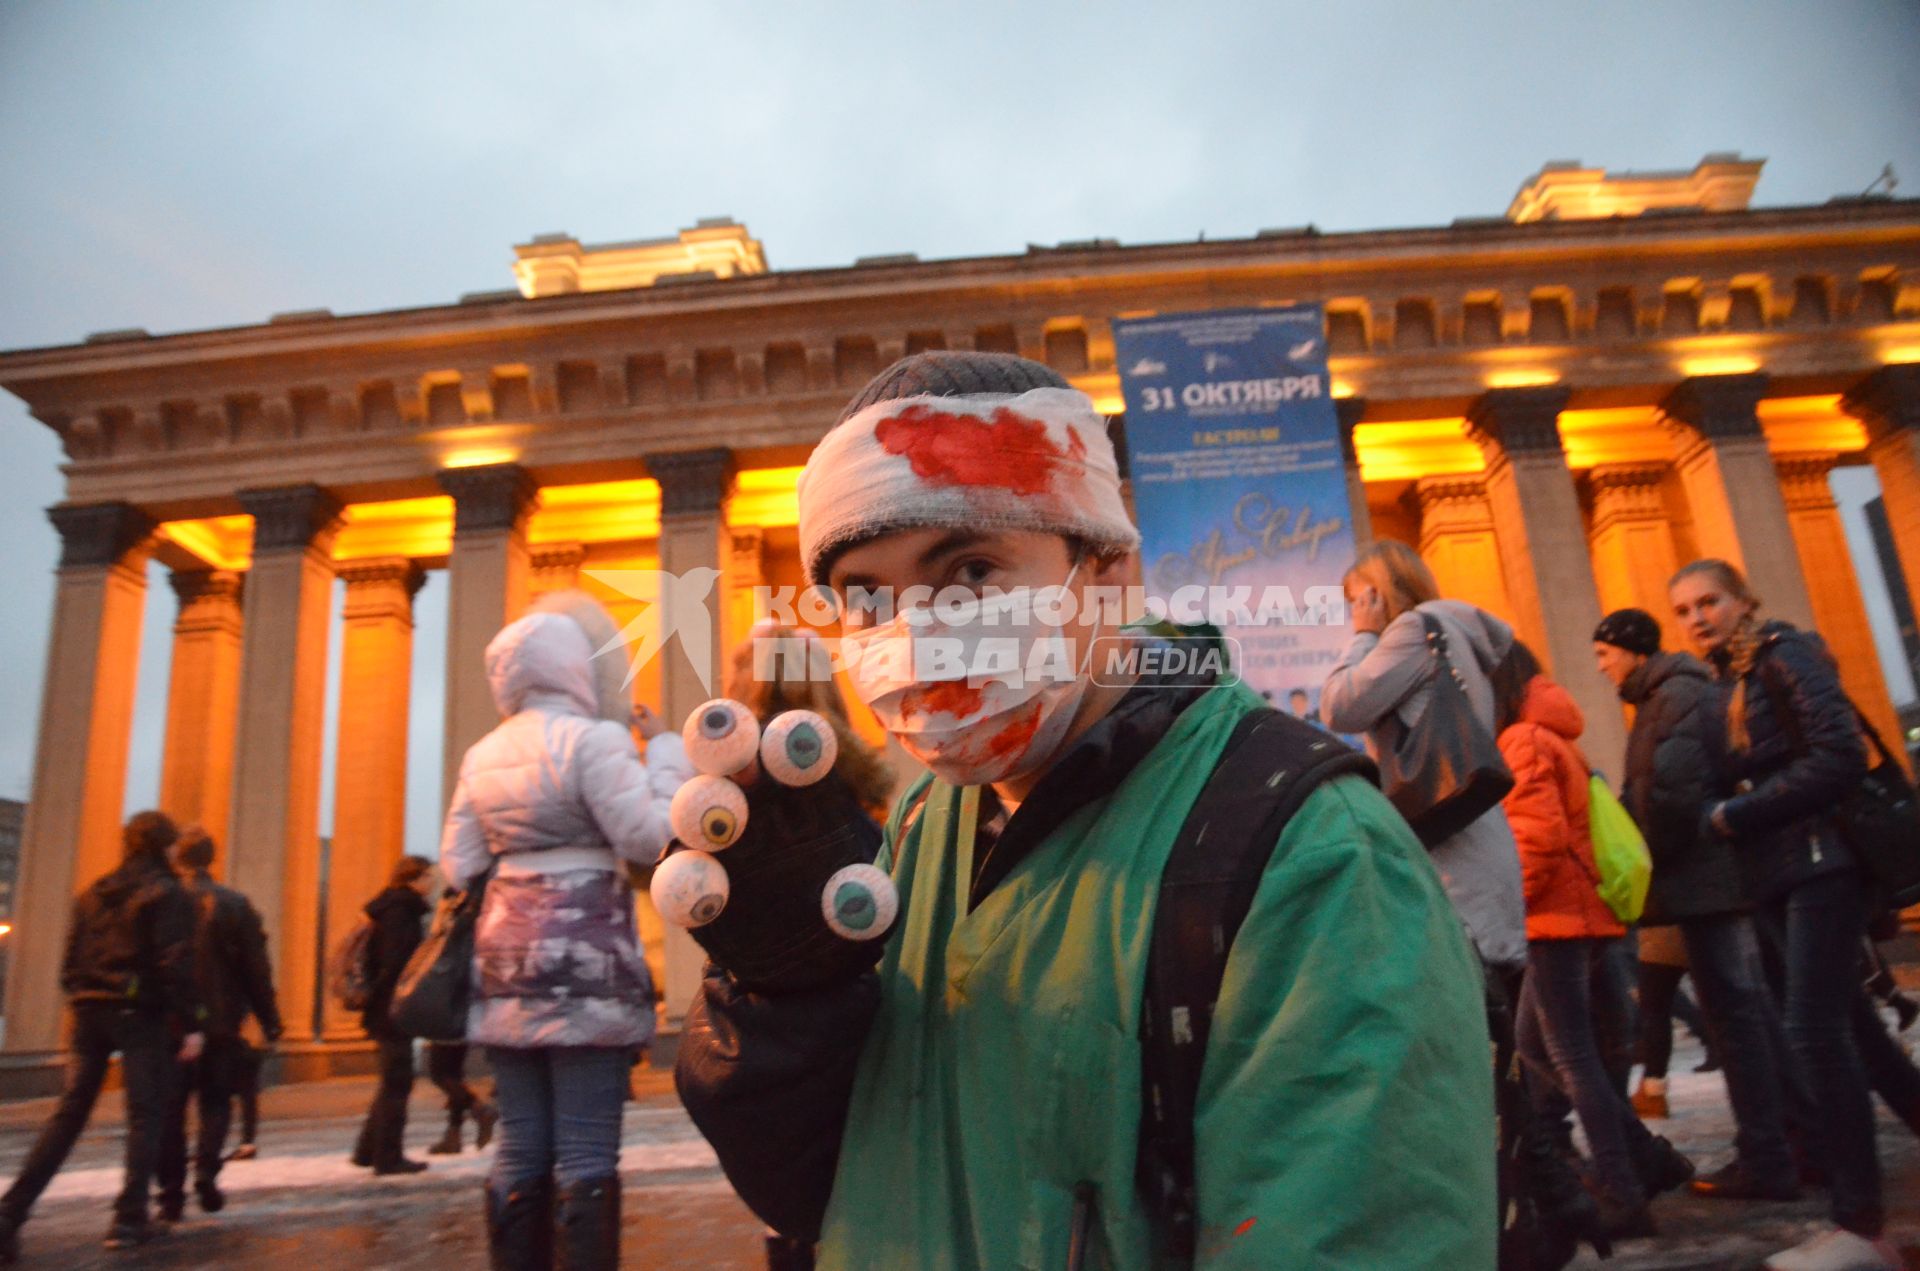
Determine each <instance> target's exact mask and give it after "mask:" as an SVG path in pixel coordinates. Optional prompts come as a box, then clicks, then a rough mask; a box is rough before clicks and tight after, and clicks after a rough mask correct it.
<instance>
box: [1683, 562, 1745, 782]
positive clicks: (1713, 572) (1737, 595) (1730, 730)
mask: <svg viewBox="0 0 1920 1271" xmlns="http://www.w3.org/2000/svg"><path fill="white" fill-rule="evenodd" d="M1695 575H1705V576H1706V577H1707V578H1708V579H1709V580H1711V581H1712V582H1713V584H1714V585H1715V586H1717V587H1719V588H1720V590H1722V591H1724V592H1726V593H1727V594H1728V595H1729V596H1731V597H1733V598H1734V599H1735V600H1737V601H1740V602H1741V603H1743V604H1745V605H1746V606H1747V611H1746V613H1744V614H1742V615H1741V617H1740V621H1739V623H1738V624H1737V625H1736V626H1735V627H1734V629H1733V634H1732V635H1730V636H1728V637H1727V646H1726V656H1727V669H1728V670H1729V671H1730V672H1731V673H1732V675H1733V695H1732V696H1731V697H1730V698H1728V700H1727V742H1728V744H1730V745H1731V746H1732V747H1733V748H1734V749H1735V750H1745V749H1746V748H1747V747H1748V745H1749V744H1751V742H1752V740H1753V739H1752V738H1751V737H1749V736H1748V735H1747V673H1748V672H1750V671H1752V670H1753V663H1754V660H1755V659H1756V658H1758V657H1759V656H1760V619H1759V616H1758V614H1759V609H1760V597H1758V596H1756V595H1754V593H1753V587H1752V586H1751V585H1750V584H1749V583H1748V582H1747V576H1746V575H1745V574H1743V573H1741V572H1740V571H1739V570H1738V569H1737V568H1735V567H1734V566H1733V565H1730V564H1728V563H1727V562H1726V561H1723V560H1720V559H1719V558H1717V557H1713V556H1709V557H1706V558H1704V559H1702V560H1697V561H1694V562H1693V563H1691V564H1688V565H1682V566H1681V567H1680V569H1679V570H1678V571H1677V572H1676V573H1675V574H1674V576H1673V577H1672V578H1669V579H1668V580H1667V590H1668V591H1672V590H1673V589H1674V588H1675V587H1676V586H1678V585H1679V583H1680V580H1681V579H1683V578H1692V577H1694V576H1695Z"/></svg>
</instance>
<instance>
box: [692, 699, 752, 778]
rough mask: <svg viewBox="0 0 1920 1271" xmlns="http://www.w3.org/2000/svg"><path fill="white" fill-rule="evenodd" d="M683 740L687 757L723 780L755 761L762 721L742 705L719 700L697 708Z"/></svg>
mask: <svg viewBox="0 0 1920 1271" xmlns="http://www.w3.org/2000/svg"><path fill="white" fill-rule="evenodd" d="M680 739H681V740H682V741H684V742H686V743H687V758H688V759H689V760H690V761H691V762H692V763H693V766H694V767H696V768H698V769H699V770H700V771H702V772H705V773H709V774H711V775H713V776H716V777H724V776H726V775H727V774H728V773H730V772H738V771H740V770H741V769H742V768H744V767H746V766H747V765H748V764H750V763H752V762H753V756H754V752H755V751H757V750H758V749H759V748H760V721H758V720H756V719H755V718H754V717H753V712H752V711H750V710H748V709H747V708H746V707H745V706H742V705H741V704H740V703H739V702H735V701H731V700H729V699H728V698H724V697H716V698H714V699H713V700H712V701H711V702H705V703H703V704H701V705H699V706H696V707H694V709H693V714H691V715H689V716H687V722H686V726H685V727H683V728H681V730H680Z"/></svg>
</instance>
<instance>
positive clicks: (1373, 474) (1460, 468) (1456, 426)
mask: <svg viewBox="0 0 1920 1271" xmlns="http://www.w3.org/2000/svg"><path fill="white" fill-rule="evenodd" d="M1353 448H1354V450H1355V452H1356V453H1357V454H1358V455H1359V458H1360V476H1361V478H1362V479H1363V480H1366V481H1411V480H1414V479H1415V478H1418V477H1435V476H1460V475H1465V474H1468V473H1477V472H1482V471H1485V469H1486V466H1487V461H1486V456H1485V455H1483V454H1482V453H1481V451H1480V447H1479V446H1478V445H1476V444H1475V443H1474V441H1473V439H1472V438H1471V437H1469V436H1467V421H1466V420H1464V419H1460V418H1458V417H1455V418H1452V419H1410V420H1404V421H1399V422H1395V423H1390V424H1360V425H1358V426H1356V427H1355V428H1354V430H1353Z"/></svg>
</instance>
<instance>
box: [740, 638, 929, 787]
mask: <svg viewBox="0 0 1920 1271" xmlns="http://www.w3.org/2000/svg"><path fill="white" fill-rule="evenodd" d="M763 640H764V641H769V642H772V641H778V642H781V643H778V644H773V643H770V644H769V645H767V646H766V647H768V648H771V649H773V650H774V656H773V657H771V658H769V659H767V660H766V661H765V662H764V663H763V662H761V661H760V660H759V659H757V658H756V657H755V656H754V655H755V646H756V645H758V644H759V643H760V642H761V641H763ZM794 649H799V650H800V651H802V652H803V653H804V656H803V657H801V658H799V659H797V660H798V661H799V662H800V664H801V665H800V667H799V668H798V671H799V673H798V674H790V673H789V672H792V671H794V670H795V667H794V666H793V665H792V662H793V659H790V658H789V656H788V653H789V651H790V650H794ZM829 665H830V663H829V659H828V657H827V651H826V646H825V645H823V644H821V643H820V638H819V637H818V636H816V635H815V634H814V633H813V632H811V631H801V630H796V629H794V628H792V627H779V626H774V625H772V624H770V623H769V624H767V625H764V626H758V627H755V628H754V632H753V634H752V635H750V636H748V637H747V638H746V639H745V640H742V641H741V642H740V643H739V644H737V645H735V646H734V649H733V657H732V659H731V665H730V667H729V668H728V672H727V696H728V697H730V698H732V699H733V700H734V701H736V702H740V703H743V704H744V705H745V706H746V707H747V709H748V710H750V711H752V712H753V717H754V718H755V719H757V720H759V721H760V722H761V723H763V724H764V723H766V722H767V721H768V720H770V719H772V718H773V717H774V716H775V715H778V714H780V713H781V712H783V711H796V710H799V711H812V712H813V713H814V714H816V715H819V716H820V717H821V718H823V719H825V720H826V721H827V723H829V724H831V725H832V726H833V732H834V738H835V740H836V741H838V742H839V757H838V758H837V759H835V760H834V761H833V770H834V771H835V772H837V773H839V774H840V777H841V779H842V780H844V781H845V782H846V783H847V784H848V785H849V786H851V787H853V793H854V797H855V798H857V799H859V800H860V802H861V803H862V804H863V805H864V806H866V807H867V808H869V809H880V810H882V811H884V810H885V809H886V807H887V804H888V803H889V802H890V801H891V800H892V798H893V775H892V773H891V772H889V771H888V769H887V766H886V764H885V763H883V762H882V761H881V759H880V756H879V755H878V754H877V753H875V751H874V749H873V748H872V747H871V746H869V745H867V743H866V742H865V741H864V740H862V739H861V737H860V735H859V734H858V733H856V732H854V731H853V723H852V721H851V720H849V719H848V718H847V704H846V702H845V701H844V700H842V699H841V696H840V686H839V685H838V684H835V683H834V682H833V679H832V678H831V677H830V676H827V675H821V676H816V675H815V674H814V672H815V671H816V670H819V671H822V672H824V671H826V670H827V668H828V666H829Z"/></svg>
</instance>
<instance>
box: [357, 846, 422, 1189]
mask: <svg viewBox="0 0 1920 1271" xmlns="http://www.w3.org/2000/svg"><path fill="white" fill-rule="evenodd" d="M432 886H433V863H432V862H431V861H428V860H425V859H423V858H421V857H418V856H402V857H401V858H400V859H399V860H398V861H395V862H394V866H393V873H392V874H391V875H389V876H388V878H387V886H386V890H384V891H382V892H381V893H380V894H379V895H378V896H375V897H374V898H373V899H372V900H369V901H368V902H367V907H366V914H367V919H368V921H370V922H372V923H373V939H372V941H371V943H370V944H369V946H368V950H367V1005H366V1009H365V1010H364V1011H363V1012H362V1013H361V1020H362V1021H363V1024H364V1026H365V1028H366V1030H367V1036H369V1037H371V1038H373V1040H374V1043H375V1045H376V1046H377V1047H378V1049H379V1062H380V1085H379V1088H378V1089H377V1090H375V1091H374V1095H373V1106H372V1107H370V1108H368V1109H367V1120H366V1123H365V1124H364V1125H362V1126H361V1128H360V1139H359V1142H358V1143H357V1144H356V1145H355V1147H354V1150H353V1163H354V1164H355V1165H360V1166H371V1167H372V1168H373V1172H374V1173H375V1174H418V1173H419V1172H420V1171H421V1170H423V1169H425V1168H427V1163H426V1162H425V1161H415V1160H410V1159H408V1158H407V1156H406V1154H405V1152H404V1151H403V1148H404V1147H405V1138H406V1132H407V1099H408V1098H409V1097H410V1096H411V1095H412V1093H413V1039H412V1038H411V1037H408V1036H407V1035H406V1034H405V1033H402V1032H401V1031H400V1030H399V1029H397V1028H395V1027H394V1026H393V1021H391V1020H390V1019H388V1018H387V1010H388V1007H390V1006H391V1005H392V1003H393V990H394V987H395V986H396V985H398V984H399V982H400V972H401V971H403V970H405V969H406V965H407V959H408V958H411V957H412V956H413V951H414V950H415V949H417V948H419V947H420V939H421V935H422V932H421V930H420V920H421V919H422V918H424V917H426V913H427V900H426V893H427V891H428V890H429V889H430V888H431V887H432Z"/></svg>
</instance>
